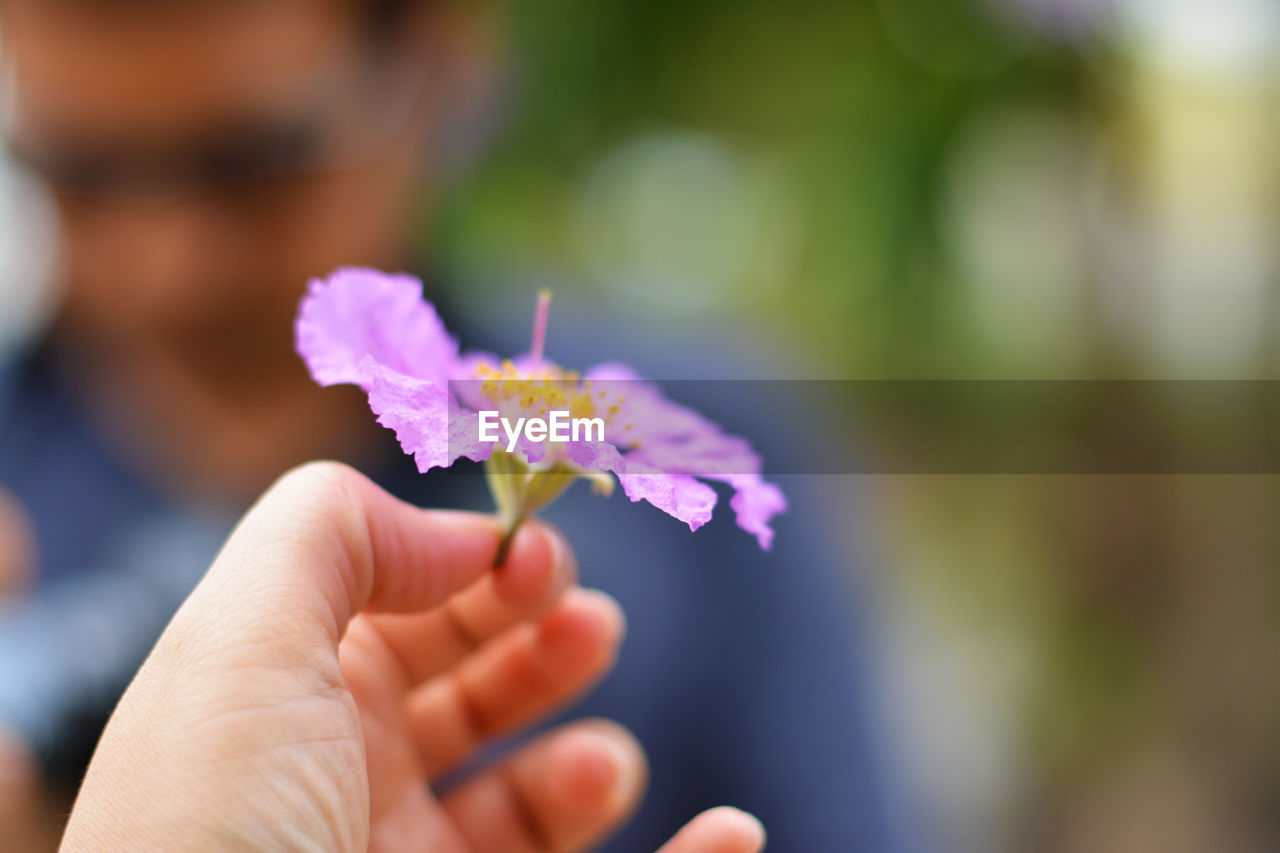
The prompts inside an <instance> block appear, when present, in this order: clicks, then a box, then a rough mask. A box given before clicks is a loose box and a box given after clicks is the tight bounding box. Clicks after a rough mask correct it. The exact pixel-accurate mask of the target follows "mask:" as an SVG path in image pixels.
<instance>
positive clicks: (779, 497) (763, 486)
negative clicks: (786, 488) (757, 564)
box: [724, 474, 787, 551]
mask: <svg viewBox="0 0 1280 853" xmlns="http://www.w3.org/2000/svg"><path fill="white" fill-rule="evenodd" d="M724 481H725V482H727V483H729V484H730V485H732V486H733V487H734V489H736V490H737V491H736V492H735V493H734V496H733V498H732V499H731V500H730V501H729V506H731V507H733V511H734V513H735V514H736V516H737V521H738V526H739V527H741V528H742V529H743V530H745V531H747V532H748V533H750V534H752V535H754V536H755V537H756V541H757V542H759V543H760V547H761V548H763V549H764V550H766V551H768V550H769V549H770V548H771V547H773V528H772V527H771V526H769V522H770V521H771V520H772V519H773V517H774V516H775V515H778V514H779V513H782V512H786V510H787V499H786V497H785V496H784V495H783V494H782V490H781V489H779V488H778V487H777V486H775V485H773V484H772V483H767V482H765V481H764V480H763V479H762V478H761V477H760V475H758V474H736V475H733V476H729V477H725V478H724Z"/></svg>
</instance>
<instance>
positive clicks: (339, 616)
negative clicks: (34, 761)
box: [64, 463, 763, 853]
mask: <svg viewBox="0 0 1280 853" xmlns="http://www.w3.org/2000/svg"><path fill="white" fill-rule="evenodd" d="M500 536H501V533H500V530H499V527H498V525H497V523H496V522H495V521H494V520H492V519H489V518H487V517H483V516H476V515H469V514H462V513H440V512H428V511H424V510H419V509H416V508H414V507H411V506H409V505H407V504H404V503H401V502H400V501H397V500H395V499H394V498H392V497H390V496H389V495H387V494H386V493H384V492H382V491H381V490H380V489H378V488H377V487H376V486H374V485H373V484H372V483H370V482H369V481H368V480H366V479H364V478H363V477H361V476H359V475H358V474H355V473H354V472H352V471H351V470H350V469H347V468H344V467H342V466H338V465H333V464H328V463H320V464H314V465H309V466H306V467H304V468H302V469H299V470H298V471H296V472H294V473H292V474H290V475H287V476H286V477H285V478H283V479H282V480H281V481H280V482H279V483H277V484H276V486H275V487H274V488H273V489H272V490H271V491H270V492H268V493H267V495H266V496H265V497H263V498H262V500H261V501H260V502H259V503H258V504H257V506H255V507H254V508H253V509H252V510H250V512H249V514H248V515H247V516H246V517H245V518H244V520H243V521H242V522H241V524H240V526H239V527H238V528H237V530H236V532H235V533H234V534H232V536H231V538H230V540H229V541H228V543H227V545H226V547H225V548H224V549H223V552H222V554H221V555H220V556H219V557H218V559H217V560H216V561H215V563H214V565H213V567H212V568H211V569H210V570H209V573H208V575H207V576H206V578H205V579H204V581H202V582H201V584H200V585H199V587H197V589H196V590H195V591H194V592H193V593H192V595H191V597H190V598H189V599H188V601H187V602H186V604H184V605H183V607H182V608H181V610H179V612H178V614H177V615H176V616H175V617H174V619H173V621H172V623H171V624H170V626H169V628H168V629H167V630H166V631H165V633H164V635H163V636H162V637H161V639H160V641H159V642H158V643H157V645H156V647H155V649H154V651H153V652H152V654H151V656H150V658H149V659H148V660H147V662H146V664H145V665H144V666H143V667H142V669H141V670H140V671H139V673H138V676H137V678H136V679H135V681H134V683H133V685H132V686H131V687H130V688H129V690H128V691H127V692H126V694H125V696H124V698H123V699H122V700H121V702H120V705H119V707H118V708H117V710H116V713H115V714H114V716H113V717H112V719H111V722H110V724H109V725H108V726H107V729H106V731H105V732H104V734H103V737H102V741H101V742H100V744H99V746H98V750H97V753H96V754H95V756H94V759H93V762H92V764H91V765H90V768H89V771H88V774H87V776H86V778H85V782H84V785H83V787H82V789H81V793H80V797H79V799H78V800H77V803H76V806H75V809H74V810H73V812H72V815H71V819H70V823H69V826H68V829H67V833H66V836H65V839H64V849H65V850H69V851H78V850H123V849H128V850H140V849H155V850H171V849H183V850H201V851H204V850H237V851H240V850H259V851H267V850H286V849H288V850H297V849H305V850H335V851H336V850H343V851H346V850H366V849H368V850H373V851H383V850H415V851H419V850H421V851H439V853H466V852H467V851H495V853H496V851H504V853H506V851H511V853H516V851H573V850H581V849H583V848H584V847H586V846H587V845H589V844H592V843H593V842H595V841H597V840H598V839H599V838H600V837H602V836H603V835H604V834H605V833H607V832H608V831H609V830H611V829H612V828H614V827H615V826H617V825H618V823H619V822H621V821H622V820H623V819H624V818H625V817H626V815H627V814H628V813H629V812H630V811H631V809H632V808H633V807H634V805H635V803H636V802H637V800H638V798H639V795H640V792H641V790H642V788H643V785H644V779H645V762H644V756H643V753H642V752H641V750H640V748H639V746H638V745H637V744H636V742H635V741H634V739H633V738H631V736H630V735H629V734H627V733H626V732H625V731H624V730H622V729H621V728H619V727H618V726H616V725H613V724H611V723H606V722H603V721H588V722H580V723H575V724H571V725H569V726H566V727H563V728H561V729H560V730H558V731H555V732H552V733H550V734H547V735H545V736H543V737H542V738H540V739H537V740H535V741H534V742H532V743H531V744H529V745H527V746H525V747H523V748H522V749H520V750H519V751H517V752H516V753H515V754H514V755H512V756H511V757H510V758H507V759H506V760H504V761H503V762H502V763H501V764H500V765H499V766H497V767H493V768H489V769H486V770H484V771H482V772H481V773H479V774H478V775H477V776H475V777H473V778H472V779H471V780H470V781H468V782H466V783H464V784H463V785H462V786H461V787H460V788H459V789H457V790H455V791H454V792H452V793H450V794H449V795H448V796H446V797H444V798H443V799H438V798H436V797H434V796H433V795H432V794H431V792H430V789H429V787H428V783H430V782H431V781H432V780H434V779H436V778H437V777H438V776H439V775H440V774H441V773H443V772H445V771H446V770H448V769H449V768H451V767H453V766H455V765H456V764H457V763H458V762H459V761H461V760H463V759H465V758H466V757H468V756H469V755H471V754H472V753H473V752H474V751H475V750H476V749H477V748H478V747H479V746H481V745H483V743H484V742H485V741H486V740H488V739H489V738H492V737H493V736H495V735H499V734H502V733H504V732H508V731H511V730H513V729H515V728H518V727H520V726H522V725H525V724H527V723H528V722H529V721H530V720H531V719H532V718H534V717H536V716H540V715H541V714H542V713H544V712H546V711H548V710H550V709H552V708H555V707H558V706H560V705H562V704H564V703H565V702H567V701H568V700H569V699H570V698H571V697H573V696H574V695H576V694H577V693H579V692H580V691H581V690H583V689H584V688H585V687H586V686H587V685H588V684H590V683H591V682H592V681H594V680H595V679H597V678H598V677H599V676H600V675H601V674H603V672H605V671H606V670H607V669H608V667H609V666H610V664H611V663H612V660H613V656H614V652H615V650H616V648H617V645H618V643H619V641H620V638H621V634H622V615H621V612H620V611H619V609H618V607H617V605H616V604H615V603H614V602H613V601H612V599H610V598H608V597H607V596H605V595H604V594H602V593H598V592H588V591H586V590H582V589H580V588H578V587H577V586H576V585H574V583H573V577H574V563H573V557H572V554H571V552H570V550H569V548H568V546H567V545H566V544H565V543H564V541H563V540H562V539H561V538H560V537H559V536H558V535H557V534H555V533H554V532H552V531H551V530H549V529H548V528H546V527H542V526H538V525H530V526H527V527H526V528H525V529H524V530H522V531H521V532H520V534H519V535H518V536H517V537H516V540H515V542H514V543H513V546H512V549H511V552H510V555H509V557H508V559H507V561H506V563H505V564H504V565H503V566H502V567H501V568H500V569H498V570H496V571H490V570H489V566H490V565H491V563H492V561H493V558H494V555H495V553H496V551H497V547H498V542H499V539H500ZM762 843H763V834H762V831H761V830H760V828H759V824H757V823H756V822H755V820H754V819H753V818H750V817H749V816H747V815H745V814H743V813H741V812H736V811H733V810H726V809H720V810H714V811H712V812H709V813H706V814H704V815H702V816H700V817H699V818H697V819H695V820H694V821H693V822H692V823H691V824H690V825H689V826H687V827H686V828H685V829H684V830H683V831H682V832H681V833H680V834H679V835H678V836H677V837H676V839H674V840H673V841H672V842H671V843H670V844H669V845H667V847H665V848H664V850H663V853H712V852H713V851H714V853H752V851H757V850H759V849H760V847H761V846H762Z"/></svg>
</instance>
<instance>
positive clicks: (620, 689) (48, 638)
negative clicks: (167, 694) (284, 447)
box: [0, 322, 904, 853]
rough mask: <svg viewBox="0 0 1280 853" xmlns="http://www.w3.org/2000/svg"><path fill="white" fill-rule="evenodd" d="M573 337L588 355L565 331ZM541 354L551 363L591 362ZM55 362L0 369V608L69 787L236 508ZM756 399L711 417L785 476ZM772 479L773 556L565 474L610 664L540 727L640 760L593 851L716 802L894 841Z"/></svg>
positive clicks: (818, 549) (858, 838) (439, 500)
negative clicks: (610, 647)
mask: <svg viewBox="0 0 1280 853" xmlns="http://www.w3.org/2000/svg"><path fill="white" fill-rule="evenodd" d="M556 327H559V328H564V323H563V322H558V323H556ZM577 328H589V327H586V326H578V327H577ZM464 340H473V338H464ZM609 344H610V346H611V352H610V355H614V356H619V357H625V356H626V355H627V353H626V352H625V349H626V347H625V346H624V345H623V344H622V343H621V342H620V341H619V340H617V339H616V338H611V339H610V341H609ZM573 345H574V347H575V348H576V349H579V350H585V351H588V352H589V351H590V350H591V346H590V345H589V344H588V343H586V342H585V341H584V339H583V337H582V336H581V335H579V336H577V338H576V339H575V341H574V342H573ZM647 346H648V348H649V349H652V342H649V344H648V345H647ZM620 347H621V350H622V351H620V349H619V348H620ZM643 348H645V347H642V349H643ZM557 349H558V350H559V352H557V355H560V356H561V357H562V360H563V361H565V362H566V363H590V361H586V360H584V361H579V360H575V359H572V358H570V355H572V354H568V355H566V354H565V353H564V349H565V347H563V346H561V347H558V348H557ZM590 354H591V355H593V356H598V355H600V354H601V351H600V350H597V351H596V352H593V353H590ZM647 358H648V361H646V355H645V354H644V353H643V352H637V353H635V354H633V358H632V363H633V364H635V365H636V366H638V367H640V368H641V369H642V370H644V372H646V373H648V374H649V375H656V376H663V375H668V376H670V375H671V374H669V373H668V374H664V373H663V372H662V371H661V369H660V368H658V367H655V366H654V363H655V362H658V361H661V360H662V358H661V357H654V355H653V353H652V352H651V353H649V355H648V356H647ZM591 360H594V361H599V360H601V359H600V358H598V357H597V358H594V359H591ZM677 362H679V363H684V364H688V363H691V362H689V361H688V360H686V359H677V360H673V361H672V363H677ZM702 363H705V362H702ZM50 364H51V359H50V357H49V353H48V351H47V350H36V351H33V352H30V353H28V354H27V355H26V356H24V357H23V358H21V359H19V360H17V361H16V362H14V363H12V364H10V365H9V366H8V368H7V369H5V370H3V371H0V486H3V487H4V488H6V489H8V490H10V491H11V492H13V493H14V494H15V495H16V497H17V498H18V500H19V501H20V502H21V503H22V504H23V505H24V506H25V507H26V509H27V510H28V511H29V513H30V514H31V515H32V517H33V520H34V523H35V528H36V535H37V545H38V548H39V553H40V571H41V578H40V582H39V585H38V586H37V589H36V592H35V594H34V596H33V597H31V598H30V599H27V600H23V601H21V602H18V603H11V604H9V605H6V606H5V607H4V609H3V610H0V723H4V724H6V725H9V726H11V727H13V728H16V729H17V730H18V731H19V732H20V733H22V734H23V735H24V736H26V737H27V738H28V739H29V740H30V741H31V742H32V743H34V744H35V745H36V747H37V749H38V752H39V754H40V755H41V756H42V759H43V760H44V763H45V765H46V768H47V769H48V771H49V772H50V773H51V774H53V775H54V776H55V777H59V776H60V777H62V778H64V779H68V780H71V781H74V780H75V779H77V778H78V777H79V774H80V773H81V772H83V767H84V763H85V761H86V760H87V757H88V754H89V751H90V750H91V748H92V744H93V742H94V741H95V740H96V738H97V735H98V734H99V732H100V728H101V725H102V724H103V722H104V721H105V718H106V716H107V714H109V712H110V708H111V707H112V706H113V705H114V703H115V701H116V699H118V697H119V695H120V693H121V692H122V691H123V689H124V688H125V687H126V686H127V684H128V682H129V680H130V679H131V678H132V676H133V674H134V672H135V671H136V669H137V667H138V665H139V664H140V663H141V662H142V660H143V658H144V656H145V655H146V653H147V651H148V649H149V648H150V646H151V645H152V643H153V642H154V641H155V639H156V638H157V637H158V635H159V633H160V632H161V631H162V630H163V627H164V625H165V624H166V622H167V620H168V618H169V617H170V616H171V615H172V613H173V612H174V610H176V608H177V606H178V605H179V604H180V603H181V601H182V600H183V599H184V598H185V596H186V594H187V593H188V592H189V591H190V589H191V588H192V587H193V586H194V585H195V583H196V582H197V581H198V580H199V578H200V576H201V574H202V573H203V571H204V569H205V568H206V567H207V566H208V564H209V562H211V560H212V559H213V557H214V555H215V553H216V550H217V547H218V545H219V544H220V542H221V540H222V539H223V537H224V536H225V535H226V534H227V532H229V530H230V527H231V524H232V523H233V521H234V516H235V515H236V514H237V513H238V512H240V511H242V510H243V508H242V507H235V508H231V507H222V508H219V507H195V506H175V505H173V504H171V503H169V502H167V501H165V500H164V499H162V497H161V496H160V495H159V494H157V493H156V492H155V491H153V490H152V489H150V488H149V487H148V486H147V485H146V484H145V483H144V482H143V481H142V480H141V479H140V478H139V477H138V476H136V475H135V474H134V473H133V472H132V471H130V470H128V469H127V468H126V467H125V466H124V465H122V464H121V463H120V461H119V460H118V459H117V458H116V456H115V455H114V454H113V452H112V450H111V449H110V448H109V447H108V446H106V445H105V444H104V443H103V442H102V441H101V440H100V438H99V437H98V436H97V435H95V433H94V431H93V429H92V428H91V427H90V425H89V423H88V422H87V421H86V419H85V418H84V416H83V413H82V412H81V410H80V409H79V407H78V405H77V402H76V398H75V394H74V391H73V390H71V389H68V388H67V387H66V386H65V385H64V384H62V383H61V382H60V381H59V378H58V376H57V375H55V373H54V372H53V371H52V370H51V368H50ZM646 368H647V369H646ZM682 375H688V372H687V371H686V372H685V373H684V374H682ZM708 387H710V386H708ZM724 387H726V388H728V387H731V386H724ZM728 396H729V397H731V396H732V395H731V394H729V395H728ZM683 402H686V403H690V404H693V405H698V403H699V401H697V400H685V401H683ZM718 402H719V403H720V404H722V406H723V405H727V406H728V407H729V408H730V409H732V408H733V407H734V401H733V400H732V399H729V400H727V401H726V400H720V401H718ZM759 403H760V401H758V400H757V401H751V407H750V411H743V412H740V413H737V415H740V417H738V416H733V418H732V419H730V416H728V415H725V416H724V417H725V422H726V423H729V424H731V426H732V431H733V432H736V433H740V434H744V435H747V436H748V437H749V438H751V440H752V441H753V442H754V443H755V444H756V445H757V447H758V448H760V449H761V450H762V452H763V454H764V456H765V458H766V460H769V463H770V464H769V468H771V469H772V470H781V471H785V470H787V469H786V468H785V467H779V465H777V464H774V463H775V462H776V461H777V460H785V459H786V457H787V453H788V447H789V442H795V441H797V440H798V435H797V433H796V432H795V428H796V424H795V423H794V422H793V423H792V424H791V425H790V429H791V431H790V434H789V431H788V427H787V425H786V424H785V423H782V422H781V419H780V418H779V417H777V414H778V413H776V412H774V413H769V412H765V411H762V410H761V407H760V405H759ZM739 408H744V409H745V407H742V406H739ZM783 464H785V463H783ZM792 470H814V469H812V468H799V467H798V468H793V469H792ZM366 473H369V474H370V475H371V476H373V477H374V479H376V480H377V481H379V482H380V483H381V484H382V485H383V486H384V487H386V488H388V489H389V490H390V491H392V492H393V493H396V494H398V495H399V496H401V497H403V498H405V499H407V500H410V501H413V502H415V503H418V504H420V505H424V506H442V507H451V508H470V509H478V510H484V511H488V510H489V509H490V508H491V507H490V501H489V498H488V495H487V492H486V491H485V487H484V481H483V477H482V476H480V475H479V473H478V469H469V470H467V469H460V470H450V471H439V472H433V473H432V474H430V475H427V476H422V475H419V474H418V473H417V472H416V470H415V469H414V468H413V464H412V461H411V460H410V459H409V458H408V457H405V456H403V455H401V454H399V453H397V452H395V450H394V449H393V448H391V446H390V444H389V449H388V452H387V454H386V462H385V464H384V465H382V466H381V467H380V468H379V469H378V470H372V471H367V472H366ZM775 479H777V480H778V482H779V484H780V485H781V486H782V488H783V489H784V490H785V491H786V492H787V496H788V499H789V501H790V504H791V508H790V511H789V512H788V513H787V514H786V515H784V516H782V517H780V518H779V519H778V520H777V522H776V531H777V536H776V541H775V546H774V549H773V551H771V552H769V553H764V552H762V551H760V550H759V548H758V547H757V545H756V543H755V541H754V539H753V538H752V537H750V536H748V535H747V534H745V533H743V532H742V531H740V530H738V529H737V528H736V527H735V525H734V523H733V519H732V512H731V511H730V510H729V508H728V506H727V495H725V494H723V493H722V496H721V504H720V506H719V508H718V511H717V513H716V516H715V518H714V520H713V521H712V522H711V523H709V524H708V525H707V526H705V527H704V528H702V529H701V530H699V531H698V532H697V533H696V534H695V533H691V532H690V531H689V530H688V528H687V527H686V526H685V525H683V524H681V523H680V522H678V521H675V520H674V519H671V518H670V517H668V516H666V515H665V514H663V513H662V512H660V511H659V510H657V509H655V508H653V507H651V506H649V505H647V504H640V505H634V506H633V505H630V504H629V503H628V502H627V500H626V498H625V497H624V496H622V495H621V493H620V492H619V493H617V494H615V495H614V497H613V498H612V499H609V500H602V499H600V498H597V497H594V496H592V495H591V494H590V493H589V489H587V488H585V487H584V486H581V485H579V486H576V487H574V488H572V489H571V490H570V492H569V493H568V494H567V495H566V496H565V497H563V498H562V499H561V500H560V501H559V502H558V503H556V504H555V505H553V507H551V509H550V510H549V511H548V512H547V513H546V515H547V516H548V518H549V519H550V520H551V521H552V522H554V523H556V524H558V525H559V526H560V527H561V528H562V529H563V530H564V531H565V532H566V534H567V535H568V537H569V539H570V540H571V541H572V542H573V543H574V547H575V549H576V552H577V554H578V558H579V563H580V566H581V575H582V582H583V583H584V584H585V585H588V586H594V587H599V588H601V589H604V590H606V591H608V592H609V593H611V594H612V595H613V596H614V597H616V598H617V599H618V601H619V602H620V603H621V605H622V606H623V608H624V609H625V610H626V612H627V619H628V636H627V639H626V641H625V643H624V645H623V648H622V650H621V654H620V658H619V661H618V665H617V668H616V670H615V671H614V672H613V673H611V674H610V675H609V676H608V677H607V678H606V680H605V681H604V682H603V683H602V685H601V686H600V687H599V688H598V689H597V690H595V691H594V692H593V693H592V694H591V695H589V696H588V697H587V698H586V699H585V701H584V702H582V703H581V704H580V705H579V706H578V707H576V708H574V709H572V712H571V713H567V714H563V715H561V717H560V718H559V719H557V720H553V721H551V723H550V724H555V723H556V722H559V721H561V720H563V719H569V718H574V717H580V716H596V715H598V716H603V717H608V718H611V719H615V720H617V721H619V722H621V723H622V724H624V725H626V726H627V727H629V728H630V729H631V730H632V731H633V732H635V734H636V735H637V737H638V738H639V740H640V741H641V743H642V744H643V745H644V747H645V749H646V750H647V752H648V755H649V760H650V763H651V783H650V789H649V793H648V795H647V797H646V798H645V800H644V803H643V805H642V807H641V809H640V812H639V814H638V815H637V816H636V818H635V819H634V820H633V821H632V822H631V823H629V824H628V825H627V827H626V828H624V829H623V830H622V831H621V832H620V833H619V834H618V835H617V836H616V837H615V838H614V839H613V840H612V841H610V842H609V843H608V844H607V845H606V846H605V847H604V849H605V850H608V851H644V853H652V851H653V850H655V849H657V847H659V846H660V845H661V843H662V842H663V841H664V840H665V839H666V838H668V837H669V836H670V835H671V834H672V833H673V832H674V831H675V830H676V829H677V828H678V827H679V826H680V825H682V824H683V823H684V822H685V821H687V820H688V819H689V818H691V817H692V816H693V815H694V814H696V813H697V812H698V811H701V810H702V809H705V808H708V807H711V806H716V805H722V804H732V805H736V806H739V807H742V808H745V809H747V810H749V811H752V812H754V813H755V814H756V815H758V816H759V817H760V818H761V820H763V822H764V823H765V825H766V827H767V828H768V830H769V836H770V847H771V849H775V850H781V851H796V853H825V851H832V852H833V853H845V851H864V850H865V851H896V850H900V849H904V848H903V845H902V843H901V842H900V841H899V839H898V837H897V824H896V821H895V819H894V815H895V802H894V797H893V796H892V795H891V794H890V792H889V788H890V785H889V784H888V782H887V779H888V775H887V774H886V772H885V768H884V767H883V766H882V761H881V758H880V755H879V754H878V746H877V745H878V743H879V742H880V738H878V737H877V736H876V731H875V724H874V715H873V714H872V712H871V708H872V703H871V701H870V697H869V695H868V685H869V684H870V679H869V677H868V674H867V673H868V663H869V662H868V660H867V655H866V648H867V644H866V641H867V638H866V637H865V636H859V635H858V634H857V633H856V630H857V629H858V626H860V625H861V624H863V623H862V621H861V620H859V619H858V618H857V610H856V601H855V598H854V596H853V595H852V589H851V588H850V586H851V581H852V578H853V577H854V573H853V572H852V571H851V569H850V567H849V566H848V562H849V560H848V558H847V557H843V556H841V555H842V551H843V550H844V549H842V548H841V547H840V545H839V543H838V540H837V538H836V537H834V536H833V535H832V534H831V531H830V529H829V527H830V525H829V524H827V523H826V522H824V521H823V519H829V518H831V517H832V515H833V514H832V512H831V509H830V508H829V507H827V506H826V505H825V503H824V501H823V497H822V493H821V490H820V489H819V488H818V486H819V485H820V484H819V483H816V482H815V480H819V479H820V478H813V477H786V476H784V477H780V478H775Z"/></svg>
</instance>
